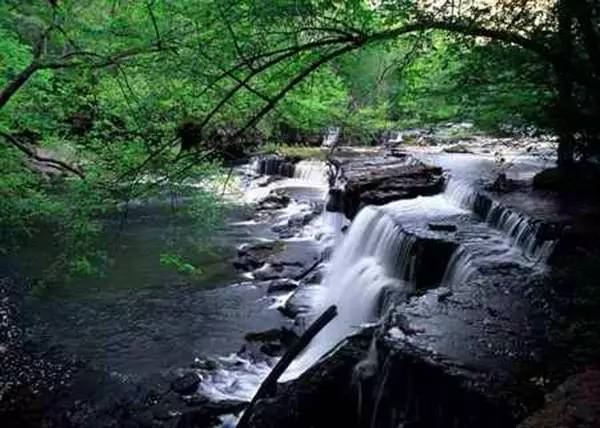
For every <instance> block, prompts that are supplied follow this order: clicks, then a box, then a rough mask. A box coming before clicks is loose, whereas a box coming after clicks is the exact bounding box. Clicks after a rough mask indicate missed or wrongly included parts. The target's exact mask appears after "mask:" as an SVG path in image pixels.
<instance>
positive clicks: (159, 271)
mask: <svg viewBox="0 0 600 428" xmlns="http://www.w3.org/2000/svg"><path fill="white" fill-rule="evenodd" d="M333 136H334V133H333V132H332V134H331V138H333ZM335 137H336V138H337V134H335ZM420 157H421V158H422V160H424V161H426V162H430V163H433V164H439V165H441V166H442V167H444V168H445V169H446V170H447V171H448V172H449V181H448V185H447V186H446V189H445V192H444V193H443V194H440V195H437V196H431V197H420V198H416V199H411V200H403V201H397V202H392V203H390V204H387V205H385V206H381V207H371V206H367V207H365V208H364V209H362V210H361V211H360V213H359V214H358V215H357V217H356V218H355V219H354V221H353V222H352V224H351V225H350V227H349V229H348V230H347V232H346V233H345V234H342V233H341V230H342V226H344V225H345V224H346V223H347V221H346V220H345V219H344V217H343V216H342V215H341V214H339V213H330V212H327V211H326V210H323V214H322V215H321V216H320V217H318V218H316V219H315V220H313V221H312V222H310V223H309V224H308V225H306V226H304V227H303V228H302V230H301V231H300V232H298V233H297V234H296V235H294V236H293V237H291V238H288V239H287V240H288V241H290V242H296V243H300V245H302V243H303V242H307V243H316V242H317V241H316V239H317V237H318V239H319V241H318V244H319V245H322V246H323V248H325V247H327V246H334V252H333V255H332V256H331V258H330V259H329V261H328V262H327V266H326V273H325V276H324V279H323V280H322V282H321V284H320V285H315V284H312V285H311V286H310V287H305V288H303V289H301V292H302V293H300V294H303V293H305V294H306V300H307V301H306V304H307V306H308V307H309V308H310V310H309V312H308V314H307V317H308V321H310V319H312V318H314V317H315V316H317V315H318V314H320V313H321V312H322V311H323V310H324V309H326V308H327V307H328V306H329V305H332V304H335V305H337V307H338V316H337V317H336V318H335V319H334V320H333V321H332V322H331V323H330V324H329V325H328V326H326V327H325V328H324V329H323V330H322V331H321V332H320V333H319V335H317V337H316V338H315V339H314V340H313V342H312V343H311V344H310V345H309V347H308V348H307V349H306V350H305V352H304V353H303V354H302V355H301V356H300V357H299V358H298V359H297V360H296V361H295V362H294V363H293V364H292V365H291V366H290V367H289V369H288V370H287V371H286V373H285V374H284V375H283V376H282V379H281V381H287V380H291V379H294V378H295V377H297V376H298V375H300V374H301V373H302V372H303V371H305V370H306V369H307V368H309V367H310V366H311V365H312V364H314V363H315V362H316V361H318V360H319V359H320V358H322V357H323V356H324V355H326V354H327V353H328V352H330V351H331V350H332V349H334V348H335V347H336V345H337V344H338V343H340V342H341V341H342V340H343V339H344V338H345V337H347V336H348V335H349V334H352V333H353V332H355V331H356V330H357V329H359V328H360V327H361V325H364V324H368V323H374V322H377V321H378V320H379V317H380V315H381V312H382V304H383V302H382V296H383V295H384V291H385V290H387V289H391V290H394V291H395V292H396V293H405V294H407V293H409V292H411V291H412V290H413V289H414V287H415V265H416V262H417V259H416V257H417V254H418V251H417V247H418V245H417V244H418V241H419V239H420V238H422V237H428V238H436V237H439V236H440V232H435V231H432V230H431V229H430V227H429V224H430V223H444V224H445V223H448V224H453V225H456V226H457V231H456V232H454V233H452V236H453V239H454V240H455V241H456V242H457V243H458V248H457V250H456V251H455V253H454V254H453V255H452V257H451V258H450V260H449V262H448V265H447V267H446V272H445V274H444V277H443V279H441V281H440V284H439V285H444V286H446V287H449V288H453V287H459V286H461V285H462V284H465V283H466V282H468V281H471V280H473V279H476V278H477V277H478V275H481V274H482V273H481V272H482V268H485V267H489V266H494V265H497V264H501V263H506V262H508V263H515V264H518V265H521V266H523V267H524V268H525V269H530V270H531V271H532V272H534V271H536V270H539V269H543V267H544V260H545V258H546V257H547V256H548V255H549V253H550V252H551V250H552V246H553V243H552V242H548V241H545V242H539V239H538V228H539V224H538V223H537V222H535V221H534V220H532V219H531V218H529V217H527V216H525V215H523V214H520V213H518V212H516V211H515V210H512V209H510V208H509V207H507V206H504V205H503V204H501V203H499V202H498V203H493V204H491V206H490V207H489V209H487V210H486V211H485V213H483V214H485V215H481V214H482V213H478V210H479V208H478V203H479V202H478V192H479V182H480V181H481V179H482V177H487V178H490V177H491V176H492V175H493V174H494V173H495V171H496V169H495V166H494V163H493V160H490V159H489V158H482V157H478V156H469V155H460V156H451V155H434V156H432V155H421V156H420ZM539 168H540V166H539V165H537V164H529V163H527V162H525V163H524V164H523V165H522V166H521V168H520V169H516V170H515V171H514V174H516V175H520V176H521V177H530V175H531V171H535V170H537V169H539ZM246 172H247V173H256V172H259V173H265V174H280V175H283V176H284V177H285V178H282V179H278V180H275V181H273V182H271V183H269V184H268V185H266V186H265V185H258V184H257V182H256V180H250V181H249V182H248V183H246V184H248V185H246V186H244V187H243V189H242V192H241V193H240V194H239V195H238V196H237V199H238V200H239V201H242V203H241V204H239V205H238V207H237V208H236V209H234V210H233V211H232V213H231V214H230V215H229V217H228V219H227V221H226V225H225V227H224V228H223V229H222V230H220V231H218V232H217V233H216V234H215V236H214V237H212V238H211V239H210V240H207V239H206V238H207V237H206V236H203V234H202V233H199V232H198V231H195V230H194V226H193V223H189V224H185V223H183V224H177V225H175V226H176V227H174V228H173V227H172V226H173V225H172V222H171V220H170V217H169V216H168V215H167V212H166V211H168V210H166V209H165V207H164V206H163V207H158V209H155V208H156V207H154V208H151V207H141V208H140V210H139V212H137V213H136V214H134V215H132V216H131V217H130V219H129V225H128V227H127V228H125V229H124V230H122V231H121V230H120V228H119V227H118V224H117V223H115V225H114V227H113V229H114V230H113V232H115V233H113V234H112V235H107V236H106V242H107V243H111V245H112V250H111V254H110V255H111V258H112V259H113V260H114V263H113V264H112V265H111V267H110V268H109V269H108V271H107V272H106V274H105V276H104V277H103V278H99V279H94V280H85V281H83V280H82V281H80V283H79V284H71V285H69V286H65V287H59V288H52V289H48V290H39V291H37V292H36V293H34V294H33V295H32V296H31V297H30V298H29V299H28V301H27V305H26V307H27V311H28V320H29V322H28V335H29V337H30V338H31V339H32V340H33V341H34V342H36V343H37V344H38V346H39V347H40V348H41V351H42V352H46V353H47V352H51V353H57V354H59V355H65V354H66V355H73V354H74V355H77V356H79V357H81V358H84V359H86V360H88V361H91V362H92V363H93V365H96V366H100V367H102V368H105V369H107V370H109V371H111V372H119V373H120V374H121V375H125V376H140V375H144V374H150V373H154V372H157V371H163V370H171V369H177V368H180V367H186V366H189V364H190V363H191V362H193V361H194V359H195V358H203V357H206V356H208V357H210V358H211V359H212V360H213V361H214V362H215V363H216V367H217V369H216V370H200V371H199V372H200V374H201V375H202V377H203V381H202V383H201V386H200V392H201V393H203V394H205V395H207V396H210V397H211V398H213V399H216V400H226V399H240V400H249V399H250V398H251V397H252V395H253V394H254V392H255V391H256V389H257V388H258V385H259V384H260V382H261V381H262V379H264V377H265V376H266V375H267V374H268V372H269V370H270V368H271V367H272V365H273V364H274V363H275V361H276V360H274V359H269V358H265V359H263V360H260V361H255V360H250V359H248V358H246V357H244V356H242V355H240V354H237V353H236V351H237V350H238V349H239V348H240V346H241V345H242V344H243V343H244V340H243V337H244V335H245V334H246V333H247V332H249V331H262V330H267V329H270V328H273V327H275V326H277V325H283V324H284V323H285V322H286V320H285V319H284V318H283V317H282V316H281V315H280V314H279V312H278V311H277V310H276V308H277V306H278V305H280V304H281V303H283V302H285V300H286V299H287V298H288V297H289V295H287V294H285V295H279V296H274V297H265V295H266V290H265V288H264V286H261V285H260V284H259V283H257V282H253V281H248V278H247V277H245V276H241V275H239V274H237V273H235V271H234V270H233V268H232V267H231V261H232V259H233V257H234V255H235V253H236V248H237V247H238V246H239V245H240V244H242V243H245V242H250V241H256V240H265V239H266V240H273V239H277V236H276V235H275V234H274V233H273V231H272V227H273V226H277V225H285V224H287V222H288V220H289V219H290V218H292V217H293V216H295V215H298V214H304V213H308V212H310V210H311V209H312V208H311V206H312V204H324V203H325V195H326V193H327V190H328V186H327V174H326V167H325V165H324V163H323V162H319V161H302V162H299V163H298V164H296V165H293V166H292V167H290V165H287V164H281V162H277V161H275V160H272V159H269V160H268V161H267V162H263V163H261V162H255V163H254V164H252V165H249V167H248V168H247V169H246ZM272 190H281V191H286V192H288V193H289V194H291V195H292V198H293V201H292V203H291V204H290V205H289V206H288V207H286V208H285V209H282V210H280V211H278V212H277V213H276V214H275V215H274V216H273V217H271V218H269V219H268V220H265V221H262V220H260V219H257V218H250V217H251V216H249V215H248V212H247V210H246V208H244V207H245V206H246V204H252V203H253V202H255V201H257V200H259V199H261V198H262V197H264V196H266V195H268V194H269V192H271V191H272ZM117 232H118V233H117ZM173 233H177V234H178V235H180V236H186V237H187V238H188V239H187V240H186V242H187V244H186V245H187V247H185V246H184V247H182V248H179V250H189V251H190V254H192V253H193V250H194V247H195V245H194V244H197V243H199V242H201V243H204V244H205V245H202V248H203V250H202V251H200V252H199V253H194V254H196V256H195V257H196V259H195V260H193V262H194V264H196V265H199V266H200V267H201V268H202V270H203V275H202V276H200V277H199V278H195V279H190V278H183V277H181V275H179V274H176V273H174V272H172V271H169V270H167V269H165V268H163V267H161V266H160V264H159V263H158V259H159V257H160V254H161V251H163V249H164V245H165V242H169V241H170V240H171V238H172V234H173ZM196 247H197V245H196ZM48 248H51V242H45V243H42V245H40V246H39V247H37V248H31V249H29V251H28V252H27V254H28V257H26V260H27V261H28V263H25V265H23V266H21V268H22V269H23V270H26V271H29V272H35V271H36V266H39V265H43V264H44V258H43V255H44V254H45V253H47V252H48Z"/></svg>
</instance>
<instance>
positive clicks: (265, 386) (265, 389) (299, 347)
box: [236, 305, 337, 428]
mask: <svg viewBox="0 0 600 428" xmlns="http://www.w3.org/2000/svg"><path fill="white" fill-rule="evenodd" d="M336 316H337V307H336V306H335V305H333V306H330V307H329V308H328V309H327V310H326V311H325V312H323V314H321V316H320V317H319V318H317V319H316V320H315V322H313V323H312V324H311V325H310V327H308V328H307V329H306V331H305V332H304V334H302V336H300V337H299V338H298V340H296V342H295V343H294V344H293V345H292V346H291V347H290V348H289V349H288V350H287V352H286V353H285V354H283V357H281V360H279V362H278V363H277V364H276V365H275V367H273V370H271V373H269V375H268V376H267V378H266V379H265V380H264V381H263V383H262V384H261V385H260V387H259V388H258V391H257V392H256V394H254V397H253V398H252V401H250V404H248V407H247V408H246V410H245V411H244V414H243V415H242V417H241V418H240V420H239V422H238V424H237V426H236V428H246V427H247V426H248V422H249V421H250V415H251V414H252V409H253V408H254V405H255V404H256V402H257V401H258V400H260V399H262V398H266V397H269V396H271V395H273V394H274V393H275V390H276V388H277V380H278V379H279V377H280V376H281V375H282V374H283V372H285V370H286V369H287V368H288V366H289V365H290V364H291V363H292V361H294V359H295V358H296V357H297V356H298V354H300V352H302V351H303V350H304V348H306V346H308V344H309V343H310V342H311V340H312V339H313V338H314V337H315V336H316V335H317V334H318V333H319V332H320V331H321V330H322V329H323V328H324V327H325V326H326V325H327V324H329V322H330V321H331V320H332V319H334V318H335V317H336Z"/></svg>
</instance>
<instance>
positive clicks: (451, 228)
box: [427, 223, 457, 232]
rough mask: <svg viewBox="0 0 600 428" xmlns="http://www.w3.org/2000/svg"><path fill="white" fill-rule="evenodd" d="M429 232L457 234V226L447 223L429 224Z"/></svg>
mask: <svg viewBox="0 0 600 428" xmlns="http://www.w3.org/2000/svg"><path fill="white" fill-rule="evenodd" d="M427 227H428V228H429V230H433V231H436V232H456V230H457V227H456V225H455V224H446V223H429V224H428V225H427Z"/></svg>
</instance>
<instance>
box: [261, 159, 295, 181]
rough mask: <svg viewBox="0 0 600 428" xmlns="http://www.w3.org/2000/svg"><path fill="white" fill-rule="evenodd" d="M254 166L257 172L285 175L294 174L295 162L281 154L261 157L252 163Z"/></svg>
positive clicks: (290, 175)
mask: <svg viewBox="0 0 600 428" xmlns="http://www.w3.org/2000/svg"><path fill="white" fill-rule="evenodd" d="M252 166H253V168H254V171H255V172H256V173H257V174H264V175H282V176H284V177H292V176H293V175H294V164H293V163H292V162H290V161H289V160H286V159H285V158H282V157H280V156H275V155H272V156H271V155H269V156H264V157H260V158H258V159H257V160H255V161H254V162H253V163H252Z"/></svg>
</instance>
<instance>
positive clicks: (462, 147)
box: [444, 144, 473, 154]
mask: <svg viewBox="0 0 600 428" xmlns="http://www.w3.org/2000/svg"><path fill="white" fill-rule="evenodd" d="M444 152H446V153H459V154H469V153H473V152H472V151H471V149H469V147H468V146H467V145H466V144H454V145H452V146H449V147H446V148H444Z"/></svg>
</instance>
